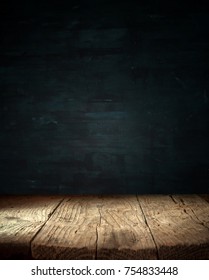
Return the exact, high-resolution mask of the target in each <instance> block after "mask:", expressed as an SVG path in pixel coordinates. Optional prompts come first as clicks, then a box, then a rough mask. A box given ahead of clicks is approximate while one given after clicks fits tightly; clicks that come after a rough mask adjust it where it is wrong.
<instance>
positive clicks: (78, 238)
mask: <svg viewBox="0 0 209 280" xmlns="http://www.w3.org/2000/svg"><path fill="white" fill-rule="evenodd" d="M99 203H100V199H98V198H97V197H89V196H86V197H85V196H84V197H71V198H66V199H65V200H64V201H63V203H62V204H61V205H60V207H59V208H58V209H57V211H56V212H55V213H54V215H53V216H52V217H51V218H50V219H49V221H48V222H47V223H46V225H45V227H44V228H43V229H42V230H41V232H40V234H39V235H37V236H36V238H35V239H34V240H33V242H32V256H33V258H36V259H95V254H96V246H97V235H96V230H97V225H98V224H99V223H100V216H99V212H98V206H97V205H98V204H99Z"/></svg>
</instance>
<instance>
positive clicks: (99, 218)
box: [0, 195, 209, 259]
mask: <svg viewBox="0 0 209 280" xmlns="http://www.w3.org/2000/svg"><path fill="white" fill-rule="evenodd" d="M203 197H204V198H206V197H207V196H206V195H205V196H203ZM0 258H2V259H7V258H33V259H158V258H159V259H209V203H208V202H207V200H205V199H203V198H202V197H200V196H198V195H172V196H169V195H146V196H145V195H144V196H136V195H131V196H128V195H126V196H65V197H61V196H60V197H46V196H45V197H22V196H19V197H0Z"/></svg>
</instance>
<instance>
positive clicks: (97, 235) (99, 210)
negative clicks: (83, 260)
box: [95, 206, 102, 260]
mask: <svg viewBox="0 0 209 280" xmlns="http://www.w3.org/2000/svg"><path fill="white" fill-rule="evenodd" d="M101 208H102V206H97V209H98V212H99V224H97V225H96V252H95V259H96V260H97V258H98V239H99V232H98V227H100V226H101V221H102V213H101Z"/></svg>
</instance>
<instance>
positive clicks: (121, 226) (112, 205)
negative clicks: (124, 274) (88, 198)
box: [97, 196, 157, 259]
mask: <svg viewBox="0 0 209 280" xmlns="http://www.w3.org/2000/svg"><path fill="white" fill-rule="evenodd" d="M100 218H101V220H100V224H99V226H98V228H97V235H98V244H97V258H98V259H156V258H157V254H156V246H155V244H154V242H153V239H152V235H151V233H150V231H149V228H148V227H147V225H146V223H145V220H144V217H143V214H142V211H141V209H140V208H139V204H138V201H137V198H136V196H113V197H112V196H111V197H104V198H103V200H102V203H101V205H100Z"/></svg>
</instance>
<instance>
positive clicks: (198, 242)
mask: <svg viewBox="0 0 209 280" xmlns="http://www.w3.org/2000/svg"><path fill="white" fill-rule="evenodd" d="M139 202H140V205H141V207H142V210H143V212H144V215H145V217H146V220H147V223H148V226H149V227H150V230H151V232H152V234H153V236H154V240H155V242H156V245H157V249H158V255H159V258H160V259H209V204H208V203H207V202H206V201H205V200H203V199H201V198H200V197H199V196H193V195H186V196H185V195H184V196H183V195H181V196H177V195H174V196H160V195H158V196H140V197H139Z"/></svg>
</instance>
